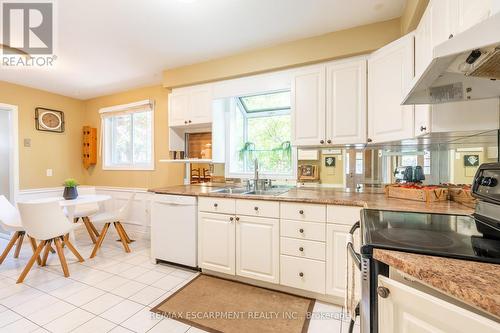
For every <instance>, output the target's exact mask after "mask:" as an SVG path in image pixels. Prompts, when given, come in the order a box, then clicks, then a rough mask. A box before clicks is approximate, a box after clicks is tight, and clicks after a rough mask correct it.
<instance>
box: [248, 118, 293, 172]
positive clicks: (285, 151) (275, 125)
mask: <svg viewBox="0 0 500 333" xmlns="http://www.w3.org/2000/svg"><path fill="white" fill-rule="evenodd" d="M247 126H248V127H247V130H248V142H251V143H253V144H254V146H255V152H254V156H253V157H256V158H257V159H258V160H259V169H260V172H262V173H272V174H290V173H291V171H292V161H291V147H290V145H289V142H290V133H291V119H290V115H283V116H270V117H258V118H249V119H248V125H247ZM247 170H252V171H253V161H251V160H247Z"/></svg>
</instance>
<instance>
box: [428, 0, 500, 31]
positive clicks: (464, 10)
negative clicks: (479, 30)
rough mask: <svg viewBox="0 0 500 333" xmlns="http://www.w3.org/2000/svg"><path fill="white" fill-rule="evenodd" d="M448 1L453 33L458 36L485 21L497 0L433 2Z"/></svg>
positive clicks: (438, 0)
mask: <svg viewBox="0 0 500 333" xmlns="http://www.w3.org/2000/svg"><path fill="white" fill-rule="evenodd" d="M441 1H443V2H444V1H449V2H450V5H451V9H452V15H453V26H452V29H453V33H454V34H459V33H461V32H463V31H465V30H467V29H469V28H470V27H472V26H473V25H475V24H477V23H479V22H481V21H483V20H485V19H486V18H488V17H489V16H490V15H491V14H492V13H493V12H494V10H495V9H494V8H495V6H496V4H494V3H495V2H498V0H472V1H471V0H434V2H441Z"/></svg>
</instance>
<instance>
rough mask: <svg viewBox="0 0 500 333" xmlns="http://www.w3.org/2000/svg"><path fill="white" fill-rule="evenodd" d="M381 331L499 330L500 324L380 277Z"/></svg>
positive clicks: (443, 332)
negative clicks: (383, 294) (384, 290)
mask: <svg viewBox="0 0 500 333" xmlns="http://www.w3.org/2000/svg"><path fill="white" fill-rule="evenodd" d="M378 283H379V287H383V288H387V289H388V291H389V295H388V296H387V297H386V298H383V297H381V296H378V322H379V327H378V331H379V332H383V333H399V332H411V333H431V332H432V333H472V332H481V333H494V332H495V333H498V332H499V330H500V325H499V324H498V323H495V322H494V321H492V320H490V319H487V318H485V317H482V316H480V315H478V314H476V313H473V312H471V311H468V310H466V309H463V308H461V307H459V306H457V305H454V304H451V303H449V302H447V301H445V300H442V299H439V298H437V297H435V296H432V295H430V294H427V293H425V292H423V291H420V290H418V289H415V288H412V287H410V286H407V285H405V284H403V283H400V282H397V281H394V280H392V279H390V278H387V277H385V276H379V278H378Z"/></svg>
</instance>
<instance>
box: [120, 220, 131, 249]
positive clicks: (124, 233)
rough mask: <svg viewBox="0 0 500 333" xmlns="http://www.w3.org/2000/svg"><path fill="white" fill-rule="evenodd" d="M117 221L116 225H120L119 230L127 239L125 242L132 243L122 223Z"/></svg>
mask: <svg viewBox="0 0 500 333" xmlns="http://www.w3.org/2000/svg"><path fill="white" fill-rule="evenodd" d="M117 223H118V226H119V227H120V230H121V231H122V234H123V236H125V240H126V241H127V243H129V244H130V243H132V240H131V239H130V237H129V236H128V234H127V232H126V231H125V228H124V227H123V224H122V223H121V222H117Z"/></svg>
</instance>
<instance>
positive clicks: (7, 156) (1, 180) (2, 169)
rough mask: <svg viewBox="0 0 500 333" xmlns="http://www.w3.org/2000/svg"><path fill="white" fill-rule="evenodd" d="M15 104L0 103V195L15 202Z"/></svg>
mask: <svg viewBox="0 0 500 333" xmlns="http://www.w3.org/2000/svg"><path fill="white" fill-rule="evenodd" d="M18 150H19V146H18V112H17V106H14V105H9V104H1V103H0V161H2V163H0V195H4V196H5V197H6V198H7V199H9V200H10V201H11V202H15V201H16V198H17V194H18V191H19V162H18V159H19V154H18Z"/></svg>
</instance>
